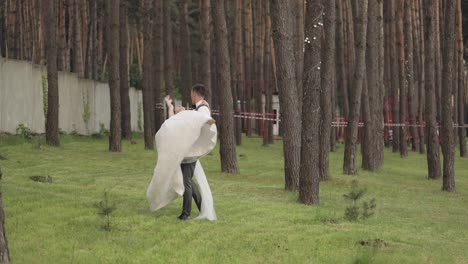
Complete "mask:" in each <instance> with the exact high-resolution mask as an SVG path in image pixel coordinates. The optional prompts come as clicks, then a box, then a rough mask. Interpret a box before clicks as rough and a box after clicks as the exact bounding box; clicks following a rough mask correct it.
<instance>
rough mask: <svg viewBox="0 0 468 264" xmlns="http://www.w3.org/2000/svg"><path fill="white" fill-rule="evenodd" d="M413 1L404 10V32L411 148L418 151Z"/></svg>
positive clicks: (408, 2)
mask: <svg viewBox="0 0 468 264" xmlns="http://www.w3.org/2000/svg"><path fill="white" fill-rule="evenodd" d="M413 4H414V2H413V1H405V6H404V12H405V22H404V32H405V44H406V45H405V56H406V58H405V60H406V69H405V70H406V82H407V85H408V97H409V100H408V101H409V113H408V116H409V122H408V123H409V124H410V125H411V126H410V127H409V129H410V133H411V150H412V151H417V150H418V149H419V137H418V131H417V128H416V127H415V126H414V125H415V121H416V109H417V106H418V100H417V96H416V90H415V87H417V86H416V84H415V80H416V76H415V71H414V68H415V66H414V64H415V63H414V62H415V60H414V58H415V56H414V52H413V51H414V41H413V19H414V18H413V11H412V10H413V9H412V6H413Z"/></svg>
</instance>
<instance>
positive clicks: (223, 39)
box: [212, 1, 239, 173]
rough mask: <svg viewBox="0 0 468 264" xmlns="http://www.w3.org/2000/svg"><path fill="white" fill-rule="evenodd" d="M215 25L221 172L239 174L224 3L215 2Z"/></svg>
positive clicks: (213, 3) (213, 4)
mask: <svg viewBox="0 0 468 264" xmlns="http://www.w3.org/2000/svg"><path fill="white" fill-rule="evenodd" d="M212 6H213V24H214V33H215V41H216V45H215V47H216V58H217V62H218V63H217V67H218V69H219V71H218V76H219V93H220V96H219V97H220V101H219V106H220V118H221V127H220V132H221V140H220V150H219V152H220V156H221V171H223V172H227V173H238V172H239V169H238V165H237V154H236V142H235V138H234V117H233V105H232V89H231V80H230V79H231V74H230V71H229V66H230V63H229V50H228V38H227V27H226V13H225V10H224V1H213V2H212Z"/></svg>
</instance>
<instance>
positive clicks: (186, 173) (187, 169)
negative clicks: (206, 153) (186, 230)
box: [180, 162, 201, 216]
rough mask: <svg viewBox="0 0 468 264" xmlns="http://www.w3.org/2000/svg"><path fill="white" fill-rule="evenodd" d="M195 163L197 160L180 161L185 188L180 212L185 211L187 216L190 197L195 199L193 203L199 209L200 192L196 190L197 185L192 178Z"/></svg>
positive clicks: (190, 207) (189, 209) (190, 205)
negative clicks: (189, 161)
mask: <svg viewBox="0 0 468 264" xmlns="http://www.w3.org/2000/svg"><path fill="white" fill-rule="evenodd" d="M196 164H197V162H193V163H182V164H181V165H180V167H181V169H182V175H183V179H184V188H185V191H184V202H183V208H182V213H185V214H186V215H187V216H189V215H190V213H191V211H192V197H193V199H194V200H195V203H196V204H197V207H198V210H200V209H201V195H200V192H198V188H197V185H195V183H194V182H193V179H192V178H193V172H194V171H195V165H196Z"/></svg>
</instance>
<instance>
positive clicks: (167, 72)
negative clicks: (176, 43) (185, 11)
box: [163, 0, 174, 98]
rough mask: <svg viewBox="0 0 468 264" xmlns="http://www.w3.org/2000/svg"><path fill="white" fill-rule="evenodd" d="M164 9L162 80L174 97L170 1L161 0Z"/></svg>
mask: <svg viewBox="0 0 468 264" xmlns="http://www.w3.org/2000/svg"><path fill="white" fill-rule="evenodd" d="M163 9H164V26H163V27H164V80H165V87H166V93H167V94H168V95H170V96H171V97H172V98H174V57H173V56H174V55H173V51H174V47H173V45H172V19H171V1H168V0H164V1H163Z"/></svg>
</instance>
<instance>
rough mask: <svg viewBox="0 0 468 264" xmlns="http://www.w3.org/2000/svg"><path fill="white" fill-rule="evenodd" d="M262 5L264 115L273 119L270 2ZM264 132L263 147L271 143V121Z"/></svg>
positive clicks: (266, 123) (267, 123)
mask: <svg viewBox="0 0 468 264" xmlns="http://www.w3.org/2000/svg"><path fill="white" fill-rule="evenodd" d="M263 5H264V7H263V8H264V12H265V13H264V20H265V21H264V23H265V35H264V37H265V44H264V47H265V55H264V63H263V67H264V70H263V72H264V80H265V91H264V93H265V113H267V114H268V115H267V118H269V119H271V118H273V115H272V114H273V89H274V87H273V85H274V81H273V79H274V76H273V62H272V52H271V51H272V45H273V40H272V33H271V19H270V2H269V1H263ZM265 129H266V131H265V132H264V133H263V145H264V146H266V145H269V144H272V143H273V121H271V120H267V121H266V122H265Z"/></svg>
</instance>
